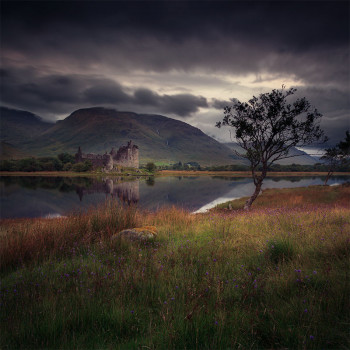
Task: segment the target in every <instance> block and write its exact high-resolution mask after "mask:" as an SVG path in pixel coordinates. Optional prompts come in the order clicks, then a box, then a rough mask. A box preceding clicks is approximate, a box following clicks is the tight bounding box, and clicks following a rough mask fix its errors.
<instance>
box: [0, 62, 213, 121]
mask: <svg viewBox="0 0 350 350" xmlns="http://www.w3.org/2000/svg"><path fill="white" fill-rule="evenodd" d="M0 73H1V78H2V84H1V103H3V104H4V105H7V106H13V107H14V106H17V107H18V108H22V109H28V110H30V111H34V112H36V113H38V114H40V113H44V116H47V115H48V114H49V115H55V113H56V114H60V113H69V112H72V110H74V109H77V108H79V107H84V106H94V105H100V104H103V105H108V106H114V107H123V108H131V109H132V110H133V109H134V107H135V106H141V107H144V106H151V107H153V109H154V111H155V112H158V113H170V114H175V115H178V116H181V117H188V116H190V115H191V114H192V113H195V112H197V111H198V110H199V108H200V107H208V104H207V100H206V99H205V98H204V97H202V96H194V95H191V94H176V95H159V94H158V93H156V92H153V91H152V90H150V89H146V88H139V89H137V90H135V91H134V92H132V91H130V88H126V87H124V86H122V85H121V84H119V83H117V82H115V81H112V80H110V79H103V78H100V77H94V76H87V75H84V76H80V75H73V76H66V75H57V74H55V75H47V76H44V77H41V76H40V74H39V73H38V72H37V71H35V70H34V69H33V68H27V69H7V70H6V69H2V70H1V71H0Z"/></svg>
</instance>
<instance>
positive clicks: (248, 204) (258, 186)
mask: <svg viewBox="0 0 350 350" xmlns="http://www.w3.org/2000/svg"><path fill="white" fill-rule="evenodd" d="M263 180H264V179H263V178H261V179H259V180H258V181H257V183H256V185H255V191H254V193H253V195H252V196H251V197H250V198H249V199H248V200H247V201H246V202H245V205H244V210H249V209H250V207H251V206H252V204H253V202H254V201H255V199H256V197H258V195H259V193H260V190H261V186H262V183H263Z"/></svg>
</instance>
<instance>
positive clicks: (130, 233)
mask: <svg viewBox="0 0 350 350" xmlns="http://www.w3.org/2000/svg"><path fill="white" fill-rule="evenodd" d="M157 233H158V231H157V228H156V227H155V226H143V227H135V228H130V229H127V230H123V231H121V232H119V233H117V234H115V235H113V236H112V240H113V239H117V238H120V237H122V238H127V239H130V240H132V241H135V240H141V241H144V240H148V239H152V238H155V237H156V236H157Z"/></svg>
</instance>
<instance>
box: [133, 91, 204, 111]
mask: <svg viewBox="0 0 350 350" xmlns="http://www.w3.org/2000/svg"><path fill="white" fill-rule="evenodd" d="M133 102H134V103H135V104H140V105H144V106H152V107H155V108H158V109H159V110H161V111H163V113H171V114H176V115H178V116H180V117H188V116H190V115H191V114H192V113H195V112H197V111H198V110H199V108H200V107H202V108H206V107H208V103H207V100H206V98H204V97H202V96H194V95H191V94H176V95H158V94H157V93H155V92H153V91H151V90H149V89H137V90H136V91H135V93H134V101H133Z"/></svg>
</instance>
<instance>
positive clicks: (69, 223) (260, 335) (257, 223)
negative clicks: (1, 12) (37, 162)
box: [0, 202, 350, 349]
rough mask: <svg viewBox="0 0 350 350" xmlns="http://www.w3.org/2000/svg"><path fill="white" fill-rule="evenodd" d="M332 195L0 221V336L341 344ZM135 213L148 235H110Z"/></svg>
mask: <svg viewBox="0 0 350 350" xmlns="http://www.w3.org/2000/svg"><path fill="white" fill-rule="evenodd" d="M343 204H344V203H343ZM343 204H342V205H337V204H336V202H333V203H331V204H328V205H325V204H324V205H321V206H312V207H311V206H309V207H308V208H303V209H299V208H288V207H287V208H279V209H273V208H272V209H271V208H265V209H257V210H253V211H251V212H249V213H245V212H243V211H214V212H211V213H207V214H200V215H192V214H190V213H188V212H186V211H183V210H180V209H176V208H169V209H163V210H160V211H158V212H156V213H142V212H139V211H136V210H134V209H126V208H114V207H108V206H107V208H103V209H100V210H97V211H91V212H90V213H89V214H88V215H86V216H83V215H73V216H71V217H69V218H65V219H57V220H46V221H43V220H34V221H23V222H21V223H18V224H15V223H11V224H5V225H3V230H4V231H5V233H2V236H1V240H2V241H4V242H5V243H6V242H7V243H6V247H5V248H3V246H2V245H1V263H2V265H1V266H2V270H1V271H2V272H1V295H0V303H1V305H0V307H1V312H0V319H1V335H2V336H1V339H0V347H1V348H3V349H10V348H11V349H12V348H33V349H38V348H60V349H70V348H74V349H89V348H90V349H95V348H106V349H107V348H116V349H142V348H144V349H229V348H242V349H262V348H266V349H281V348H291V349H292V348H293V349H294V348H297V349H299V348H300V349H321V348H322V349H327V348H329V349H345V348H347V347H348V346H349V344H350V343H349V333H348V330H349V321H350V317H349V311H348V310H349V309H350V302H349V298H348V296H349V258H350V244H349V242H350V241H349V239H350V237H349V234H350V208H349V207H346V206H344V205H343ZM141 224H142V225H155V226H157V228H158V231H159V234H158V237H157V239H156V240H153V241H148V242H147V241H146V242H129V241H127V240H111V239H110V236H111V235H112V234H113V233H115V232H118V231H119V230H121V229H123V228H125V227H134V226H140V225H141ZM55 225H56V226H57V227H56V228H55ZM11 230H12V231H11ZM11 235H13V236H14V238H11V237H12V236H11ZM54 235H57V236H60V238H56V239H54V238H52V236H54ZM38 237H39V238H40V239H39V238H38ZM35 238H36V239H35ZM27 241H29V242H32V241H33V242H32V243H26V242H27ZM35 241H37V242H38V245H39V246H40V248H37V247H36V246H35V244H34V242H35ZM14 242H17V243H16V244H15V243H14ZM29 247H30V249H34V250H35V253H33V252H31V251H29V253H28V250H30V249H29ZM61 247H62V249H61ZM11 249H12V251H11ZM24 252H27V254H29V255H25V254H24ZM15 254H18V256H19V257H21V258H20V260H19V262H18V261H16V259H15V257H14V255H15ZM24 257H26V258H24ZM3 258H4V259H3Z"/></svg>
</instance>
